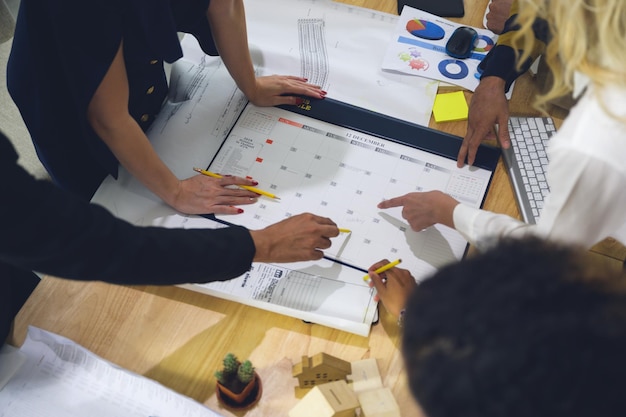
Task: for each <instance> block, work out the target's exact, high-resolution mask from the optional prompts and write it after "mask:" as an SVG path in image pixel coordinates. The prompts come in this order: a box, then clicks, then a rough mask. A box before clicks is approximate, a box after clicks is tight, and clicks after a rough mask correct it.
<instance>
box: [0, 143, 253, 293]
mask: <svg viewBox="0 0 626 417" xmlns="http://www.w3.org/2000/svg"><path fill="white" fill-rule="evenodd" d="M16 161H17V155H16V153H15V150H14V149H13V148H12V146H11V145H10V143H9V142H8V140H7V139H6V138H5V137H4V136H3V135H2V134H0V195H1V196H2V203H1V204H0V222H2V226H1V229H2V233H1V234H0V262H3V263H6V264H9V265H12V266H15V267H18V268H21V269H25V270H35V271H39V272H43V273H46V274H51V275H54V276H58V277H64V278H71V279H80V280H101V281H106V282H111V283H123V284H156V285H168V284H180V283H195V282H208V281H216V280H227V279H230V278H234V277H237V276H239V275H241V274H243V273H244V272H246V271H247V270H248V269H249V268H250V265H251V262H252V258H253V257H254V253H255V248H254V243H253V241H252V237H251V236H250V233H249V231H248V230H246V229H245V228H243V227H229V228H224V229H217V230H210V229H206V230H205V229H198V230H183V229H164V228H158V227H136V226H133V225H131V224H129V223H127V222H125V221H122V220H120V219H117V218H115V217H114V216H113V215H111V214H110V213H109V212H108V211H107V210H105V209H104V208H102V207H100V206H97V205H94V204H87V203H84V202H82V201H80V200H78V199H76V198H74V197H73V196H71V195H70V194H68V193H65V192H63V191H61V190H60V189H58V188H57V187H55V186H54V185H52V184H51V183H50V182H48V181H45V180H35V179H34V178H33V177H32V176H30V175H29V174H28V173H27V172H26V171H24V170H23V169H22V168H21V167H19V166H18V165H17V162H16Z"/></svg>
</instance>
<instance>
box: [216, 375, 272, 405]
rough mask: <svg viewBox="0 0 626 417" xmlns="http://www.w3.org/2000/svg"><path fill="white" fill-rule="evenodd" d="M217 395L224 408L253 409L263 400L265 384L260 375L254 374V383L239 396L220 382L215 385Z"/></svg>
mask: <svg viewBox="0 0 626 417" xmlns="http://www.w3.org/2000/svg"><path fill="white" fill-rule="evenodd" d="M215 393H216V395H217V400H218V401H219V402H220V403H221V404H222V405H224V406H226V407H228V408H232V409H237V410H240V409H244V408H248V407H252V406H253V405H254V404H256V403H257V402H258V401H259V399H260V398H261V394H262V393H263V384H262V383H261V378H260V377H259V374H257V373H256V372H255V373H254V378H252V381H250V383H248V385H246V386H245V388H244V389H243V390H242V391H241V392H240V393H238V394H236V393H234V392H232V391H231V390H230V389H228V388H227V387H225V386H224V385H222V384H221V383H220V382H219V381H217V384H216V385H215Z"/></svg>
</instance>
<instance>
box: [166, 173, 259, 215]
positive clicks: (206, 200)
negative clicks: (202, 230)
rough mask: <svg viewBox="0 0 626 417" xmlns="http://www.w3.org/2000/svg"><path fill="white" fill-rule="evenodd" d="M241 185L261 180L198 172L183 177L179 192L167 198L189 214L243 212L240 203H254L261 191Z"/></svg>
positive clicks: (252, 184) (173, 204) (250, 184)
mask: <svg viewBox="0 0 626 417" xmlns="http://www.w3.org/2000/svg"><path fill="white" fill-rule="evenodd" d="M237 185H249V186H255V185H257V182H256V181H252V180H249V179H246V178H241V177H234V176H224V177H222V178H210V177H207V176H206V175H196V176H193V177H191V178H187V179H186V180H182V181H180V182H179V187H178V190H177V192H176V193H175V195H174V196H173V197H172V199H171V201H166V202H167V203H168V204H169V205H171V206H172V207H174V208H175V209H176V210H178V211H180V212H182V213H186V214H210V213H215V214H239V213H243V209H241V208H239V207H236V206H242V205H246V204H254V203H256V201H257V200H258V198H259V195H258V194H256V193H253V192H252V191H248V190H244V189H242V188H239V187H236V186H237Z"/></svg>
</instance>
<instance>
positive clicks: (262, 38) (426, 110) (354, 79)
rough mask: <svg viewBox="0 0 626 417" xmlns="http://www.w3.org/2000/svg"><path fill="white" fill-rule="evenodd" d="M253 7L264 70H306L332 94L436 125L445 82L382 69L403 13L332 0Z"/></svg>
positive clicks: (249, 4)
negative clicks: (435, 114) (441, 86)
mask: <svg viewBox="0 0 626 417" xmlns="http://www.w3.org/2000/svg"><path fill="white" fill-rule="evenodd" d="M245 7H246V21H247V28H248V39H249V45H250V49H251V52H252V57H253V61H254V64H255V65H256V66H257V67H258V68H259V71H260V72H259V73H260V75H272V74H284V75H299V76H304V77H307V78H308V79H309V81H310V82H311V83H314V84H318V85H320V86H322V87H323V88H324V89H325V90H326V91H327V92H328V97H330V98H333V99H336V100H339V101H342V102H344V103H349V104H352V105H354V106H358V107H363V108H365V109H368V110H371V111H374V112H377V113H382V114H385V115H388V116H392V117H395V118H398V119H402V120H407V121H410V122H413V123H417V124H419V125H422V126H428V123H429V121H430V115H431V112H432V107H433V103H434V101H435V95H436V94H437V87H438V85H439V83H438V82H436V81H433V80H430V79H425V78H419V77H404V76H402V75H400V74H391V73H389V72H385V71H382V69H381V64H382V62H383V58H384V55H385V51H386V49H387V45H388V44H389V42H390V41H391V39H392V36H393V31H394V28H395V25H396V22H397V19H398V16H396V15H393V14H388V13H383V12H379V11H375V10H372V9H365V8H360V7H354V6H349V5H346V4H343V3H336V2H333V1H330V0H273V1H272V2H271V4H268V3H267V1H264V0H245ZM277 11H280V13H277Z"/></svg>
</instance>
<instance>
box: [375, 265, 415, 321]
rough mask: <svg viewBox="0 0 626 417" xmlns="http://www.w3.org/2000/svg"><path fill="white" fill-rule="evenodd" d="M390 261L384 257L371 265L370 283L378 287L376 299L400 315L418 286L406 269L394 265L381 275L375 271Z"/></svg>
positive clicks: (389, 310) (392, 312)
mask: <svg viewBox="0 0 626 417" xmlns="http://www.w3.org/2000/svg"><path fill="white" fill-rule="evenodd" d="M388 263H389V261H388V260H387V259H383V260H382V261H380V262H378V263H375V264H374V265H372V266H370V268H369V270H368V274H369V276H370V282H369V285H370V287H374V288H376V295H375V296H374V300H376V301H381V302H382V303H383V305H384V306H385V308H386V309H387V311H388V312H389V313H390V314H392V315H393V316H394V317H398V316H400V311H402V310H403V309H404V308H405V306H406V301H407V299H408V298H409V296H410V295H411V292H413V290H414V289H415V287H417V283H416V282H415V278H413V276H412V275H411V273H410V272H409V271H407V270H406V269H402V268H396V267H394V268H391V269H390V270H388V271H385V272H383V273H382V274H380V275H379V274H377V273H376V272H374V271H375V270H376V269H378V268H380V267H381V266H384V265H387V264H388Z"/></svg>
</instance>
